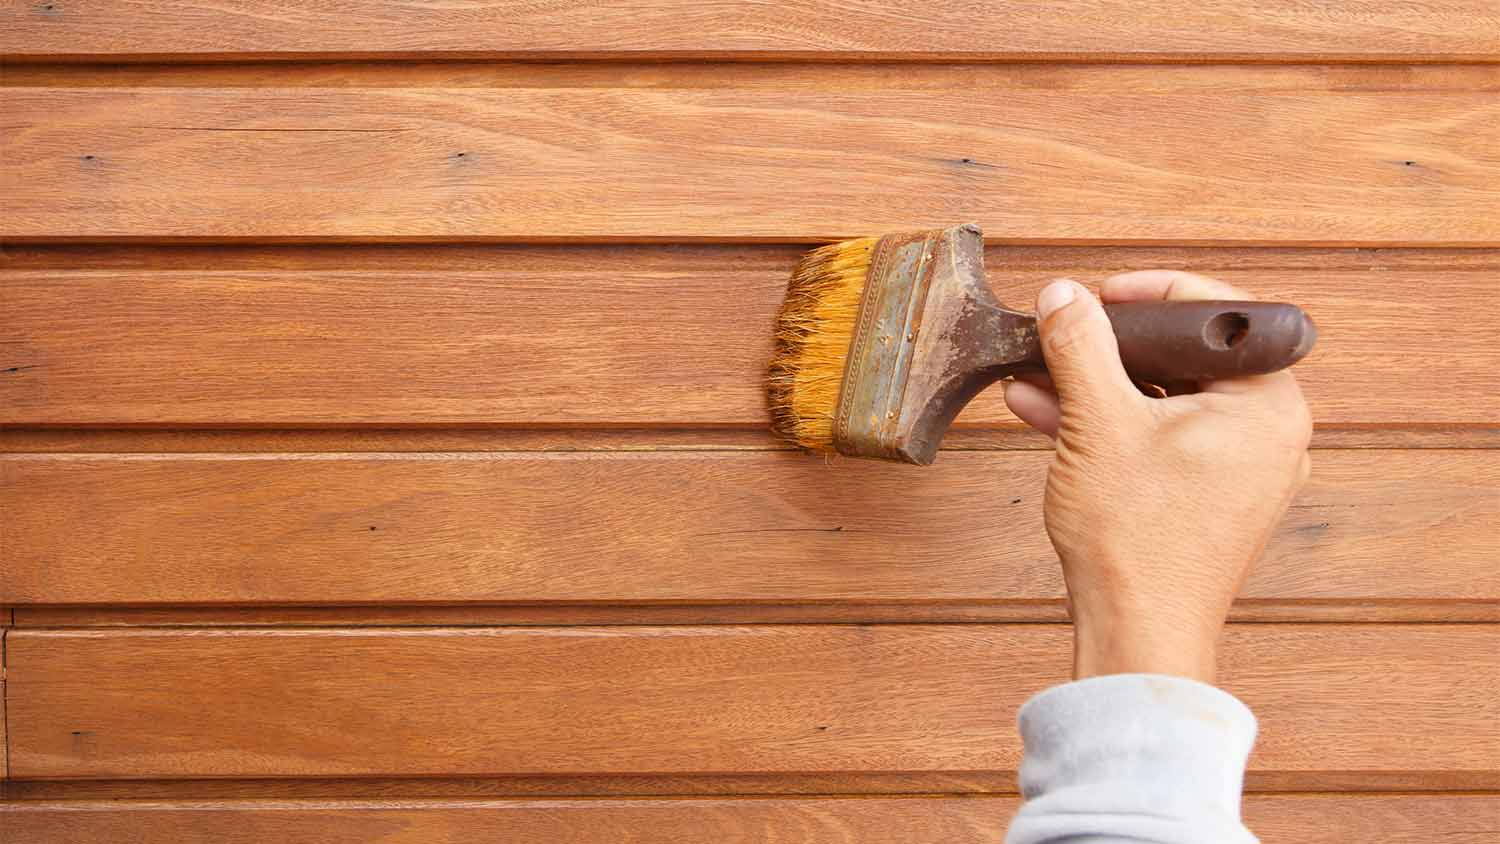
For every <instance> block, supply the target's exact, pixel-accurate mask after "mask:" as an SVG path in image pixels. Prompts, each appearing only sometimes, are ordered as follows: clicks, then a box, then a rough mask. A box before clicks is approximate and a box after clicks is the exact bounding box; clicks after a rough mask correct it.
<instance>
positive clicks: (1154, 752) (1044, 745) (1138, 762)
mask: <svg viewBox="0 0 1500 844" xmlns="http://www.w3.org/2000/svg"><path fill="white" fill-rule="evenodd" d="M1021 738H1022V739H1023V740H1024V741H1025V744H1026V758H1025V760H1024V761H1023V762H1022V764H1021V794H1022V796H1024V797H1025V798H1026V803H1025V805H1023V806H1022V807H1021V811H1020V812H1018V813H1017V814H1016V817H1015V820H1014V821H1013V822H1012V823H1011V827H1010V833H1009V835H1007V836H1006V839H1005V840H1006V844H1204V842H1209V841H1212V842H1215V844H1255V841H1256V838H1255V836H1253V835H1251V834H1250V832H1249V830H1247V829H1245V827H1244V826H1243V825H1242V824H1241V823H1240V790H1241V788H1242V785H1243V782H1244V776H1245V763H1246V761H1247V760H1248V758H1249V756H1250V747H1251V745H1253V744H1254V743H1255V716H1254V715H1251V714H1250V710H1249V709H1247V708H1246V707H1245V705H1244V704H1243V703H1240V702H1239V700H1237V699H1236V698H1234V697H1233V696H1231V695H1230V694H1228V693H1227V692H1223V691H1220V690H1219V689H1216V688H1214V687H1213V686H1208V685H1205V684H1203V683H1198V682H1194V681H1192V680H1186V679H1182V678H1179V677H1164V676H1158V675H1153V674H1117V675H1111V676H1106V677H1094V678H1091V679H1088V680H1081V681H1079V682H1076V683H1068V684H1067V685H1063V686H1057V687H1055V688H1052V689H1048V690H1047V691H1045V692H1042V693H1041V694H1039V695H1037V696H1036V697H1034V698H1032V699H1031V700H1030V701H1028V702H1027V703H1026V705H1025V706H1023V707H1022V708H1021Z"/></svg>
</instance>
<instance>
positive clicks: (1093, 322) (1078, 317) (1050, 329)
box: [1042, 308, 1109, 355]
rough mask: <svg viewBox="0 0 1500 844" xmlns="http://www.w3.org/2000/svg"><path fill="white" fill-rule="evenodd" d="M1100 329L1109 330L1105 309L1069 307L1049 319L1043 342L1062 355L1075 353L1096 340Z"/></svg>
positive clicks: (1052, 351)
mask: <svg viewBox="0 0 1500 844" xmlns="http://www.w3.org/2000/svg"><path fill="white" fill-rule="evenodd" d="M1078 311H1083V312H1082V313H1079V312H1078ZM1100 329H1103V330H1105V331H1108V330H1109V322H1108V320H1107V319H1105V318H1104V312H1103V311H1101V310H1099V309H1097V308H1095V309H1089V310H1084V309H1082V308H1069V309H1067V310H1066V311H1065V312H1063V313H1059V314H1057V315H1055V316H1053V317H1052V318H1051V319H1049V320H1048V321H1047V325H1046V326H1044V331H1043V333H1042V342H1043V344H1044V345H1045V346H1046V348H1047V351H1048V352H1051V353H1054V354H1062V355H1068V354H1073V353H1075V352H1076V351H1077V350H1078V349H1080V348H1084V347H1087V346H1089V345H1091V344H1093V343H1094V342H1096V338H1097V337H1098V334H1099V332H1100Z"/></svg>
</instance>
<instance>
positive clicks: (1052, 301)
mask: <svg viewBox="0 0 1500 844" xmlns="http://www.w3.org/2000/svg"><path fill="white" fill-rule="evenodd" d="M1076 295H1078V282H1076V281H1068V280H1067V279H1064V280H1062V281H1054V282H1052V283H1051V284H1049V285H1047V286H1046V287H1043V288H1042V292H1041V294H1040V295H1038V296H1037V297H1036V313H1037V316H1039V317H1041V318H1042V319H1046V318H1047V317H1049V316H1051V315H1052V312H1053V311H1055V310H1057V309H1058V308H1061V307H1062V306H1064V305H1066V304H1068V303H1069V302H1071V301H1073V297H1074V296H1076Z"/></svg>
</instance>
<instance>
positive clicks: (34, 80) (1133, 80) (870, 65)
mask: <svg viewBox="0 0 1500 844" xmlns="http://www.w3.org/2000/svg"><path fill="white" fill-rule="evenodd" d="M0 84H3V85H5V86H6V87H11V86H25V87H42V88H56V87H67V88H120V87H124V88H155V87H187V88H284V87H307V88H345V87H353V88H615V89H619V88H672V89H679V88H730V89H747V88H759V89H768V90H776V91H787V90H806V91H818V90H823V91H828V90H838V91H849V90H857V89H858V90H875V91H911V90H930V91H944V90H953V89H954V88H964V89H966V90H971V91H972V90H981V89H1008V88H1029V89H1032V90H1047V91H1056V92H1062V91H1084V92H1094V93H1101V92H1111V93H1135V94H1141V93H1152V92H1155V93H1167V92H1177V93H1183V92H1188V91H1200V92H1218V93H1224V92H1228V91H1240V92H1250V91H1261V92H1272V91H1281V92H1287V91H1306V90H1308V89H1310V88H1312V89H1327V90H1335V91H1344V92H1351V93H1352V92H1359V91H1367V92H1390V91H1468V92H1471V93H1472V92H1476V91H1495V90H1500V64H1453V63H1433V64H1410V63H1401V64H1183V63H1163V64H1118V63H1094V64H1090V63H1066V64H1064V63H1055V62H1002V63H975V62H964V63H946V62H921V63H914V62H839V63H818V64H816V65H808V64H806V63H798V62H728V61H709V62H662V61H650V60H635V61H625V60H616V61H608V62H600V61H547V62H535V61H455V60H444V61H429V62H413V61H347V60H346V61H337V62H328V61H275V62H219V63H213V62H193V63H190V64H163V63H143V64H119V63H114V62H112V63H108V64H97V63H79V64H58V63H55V62H52V63H45V64H17V63H15V62H11V63H9V64H7V66H6V68H5V76H4V78H3V79H0Z"/></svg>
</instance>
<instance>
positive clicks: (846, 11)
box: [0, 0, 1500, 61]
mask: <svg viewBox="0 0 1500 844" xmlns="http://www.w3.org/2000/svg"><path fill="white" fill-rule="evenodd" d="M1168 22H1169V23H1168ZM0 33H4V35H3V36H0V55H5V56H7V57H11V58H15V57H25V58H28V59H56V58H73V57H88V58H110V59H115V60H141V59H175V60H202V59H234V58H258V59H277V58H299V57H304V58H305V57H315V58H342V57H349V56H356V57H387V56H398V57H418V56H426V57H438V58H449V57H452V58H460V57H507V56H524V57H534V58H552V57H570V56H587V57H592V58H603V59H621V58H623V59H629V58H640V57H659V58H660V57H684V56H686V57H715V56H726V55H727V56H735V57H741V58H752V59H763V58H764V59H777V58H783V59H784V58H811V59H818V58H825V57H826V58H838V57H843V58H861V59H880V60H897V59H905V60H914V59H922V58H929V57H948V58H964V59H970V60H990V59H998V60H1006V59H1010V60H1013V59H1017V58H1022V59H1024V58H1036V57H1060V58H1086V59H1090V60H1112V61H1130V60H1141V59H1151V58H1157V59H1160V58H1168V59H1174V60H1204V59H1220V60H1222V59H1241V60H1250V61H1270V60H1307V59H1315V60H1329V59H1341V60H1350V61H1367V60H1371V59H1380V58H1386V59H1398V60H1409V61H1421V60H1426V59H1431V58H1435V57H1439V58H1443V59H1449V60H1451V59H1458V58H1462V59H1468V60H1475V61H1479V60H1491V61H1493V60H1497V59H1500V46H1497V44H1500V15H1497V14H1496V13H1495V10H1494V8H1493V7H1492V6H1490V5H1488V4H1486V3H1484V2H1483V0H1427V2H1423V3H1411V2H1395V3H1383V4H1380V5H1379V6H1378V7H1373V8H1364V7H1341V6H1338V5H1334V6H1329V7H1316V8H1313V7H1309V6H1306V5H1304V4H1300V3H1297V2H1294V0H1260V1H1259V2H1249V0H1211V2H1187V0H1157V2H1153V3H1148V4H1140V3H1128V2H1104V3H1100V2H1088V1H1087V0H1064V1H1063V2H1055V3H1048V4H1046V5H1044V6H1039V5H1036V4H1031V3H1025V2H1020V0H988V2H984V3H978V4H975V3H959V2H954V0H941V2H931V3H924V4H921V5H920V6H912V5H909V4H901V3H893V2H872V3H863V4H859V5H854V6H851V5H849V4H840V3H834V2H830V0H796V2H783V3H777V4H775V5H774V6H759V5H753V4H752V5H744V4H739V5H733V6H716V5H703V4H697V3H692V2H688V0H671V2H658V3H652V4H645V5H642V4H638V3H629V2H624V0H607V2H598V3H592V4H590V5H589V7H588V10H587V14H578V15H560V14H558V11H557V9H556V8H553V7H550V6H538V5H532V4H526V3H516V2H506V1H505V0H487V1H486V2H471V3H466V4H464V5H463V7H462V8H450V7H446V6H444V7H425V6H421V5H413V4H409V3H396V2H378V3H370V2H352V0H337V2H330V3H324V4H320V5H319V6H317V7H316V9H314V8H312V7H308V6H305V5H303V4H300V3H296V2H292V0H253V2H239V3H235V4H231V5H224V4H219V3H208V2H203V0H195V1H194V2H179V3H174V4H172V5H171V6H165V7H164V6H156V5H154V4H140V3H133V2H129V0H103V2H91V3H87V4H70V3H65V2H56V3H11V4H7V5H6V6H5V7H4V8H3V12H0Z"/></svg>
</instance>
